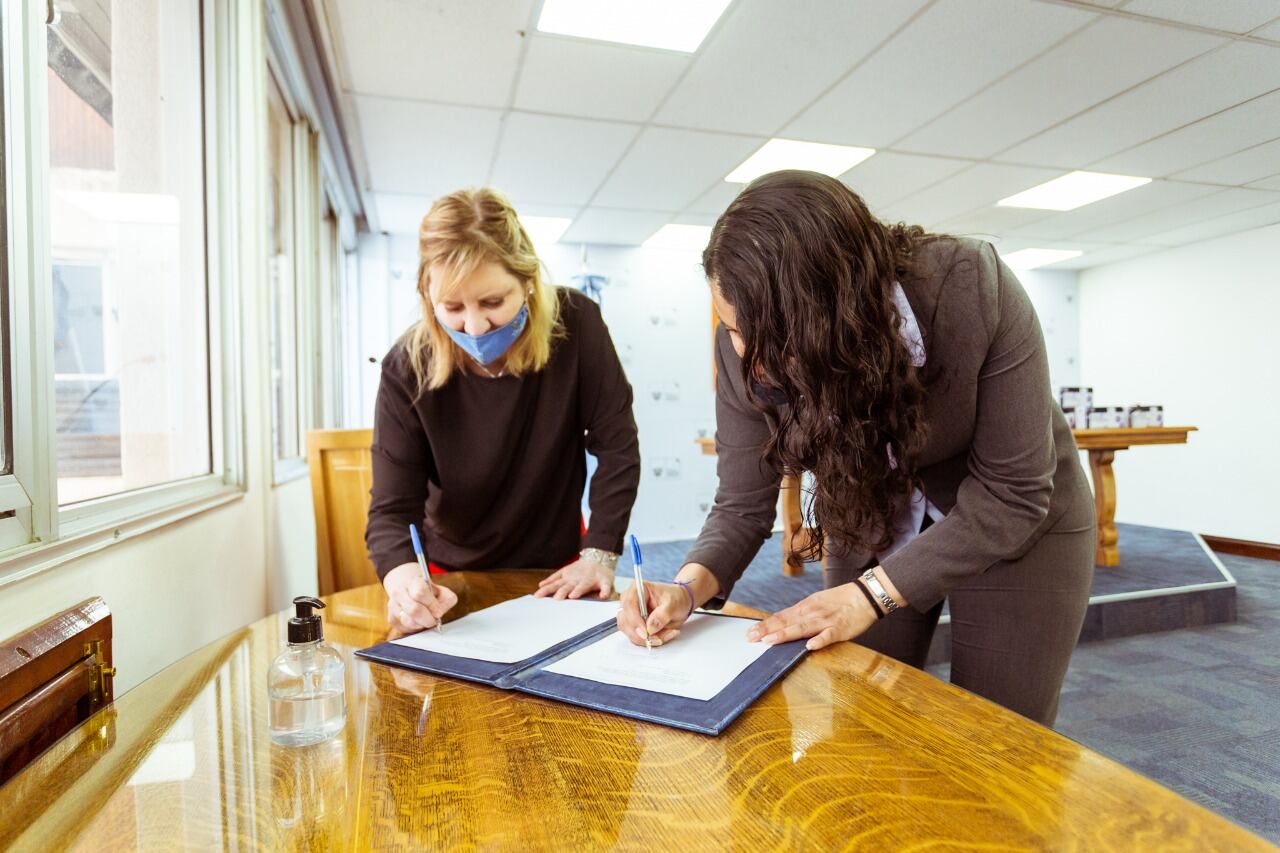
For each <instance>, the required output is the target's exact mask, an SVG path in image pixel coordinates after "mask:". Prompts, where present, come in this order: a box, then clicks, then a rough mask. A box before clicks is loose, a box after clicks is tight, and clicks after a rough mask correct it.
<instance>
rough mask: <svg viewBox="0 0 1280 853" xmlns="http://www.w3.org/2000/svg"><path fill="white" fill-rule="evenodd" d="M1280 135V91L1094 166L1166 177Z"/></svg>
mask: <svg viewBox="0 0 1280 853" xmlns="http://www.w3.org/2000/svg"><path fill="white" fill-rule="evenodd" d="M1278 137H1280V91H1275V92H1271V93H1270V94H1267V95H1262V96H1261V97H1258V98H1254V99H1253V100H1252V101H1248V102H1247V103H1243V104H1240V105H1239V106H1237V107H1232V108H1231V109H1229V110H1224V111H1222V112H1220V113H1218V114H1217V115H1213V116H1210V117H1208V118H1206V119H1203V120H1202V121H1198V122H1196V123H1195V124H1192V125H1188V126H1187V127H1184V128H1180V129H1178V130H1175V131H1173V132H1172V133H1167V134H1165V135H1164V136H1161V137H1159V138H1158V139H1153V140H1151V141H1150V142H1145V143H1143V144H1142V145H1137V146H1135V147H1133V148H1130V149H1129V150H1128V151H1123V152H1121V153H1119V154H1115V155H1113V156H1111V157H1108V158H1106V159H1105V160H1101V161H1099V162H1097V163H1095V164H1093V165H1092V166H1091V168H1093V169H1095V170H1096V171H1101V172H1120V173H1122V174H1126V175H1146V176H1148V177H1162V176H1165V175H1171V174H1173V173H1174V172H1178V171H1181V170H1183V169H1189V168H1191V167H1192V166H1198V165H1200V164H1201V163H1208V162H1210V161H1212V160H1217V159H1218V158H1219V157H1225V156H1227V155H1228V154H1234V153H1235V152H1237V151H1241V150H1243V149H1245V148H1249V147H1251V146H1253V145H1258V144H1259V143H1262V142H1267V141H1269V140H1272V139H1276V138H1278Z"/></svg>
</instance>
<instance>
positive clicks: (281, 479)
mask: <svg viewBox="0 0 1280 853" xmlns="http://www.w3.org/2000/svg"><path fill="white" fill-rule="evenodd" d="M271 473H272V478H271V485H273V486H283V485H284V484H285V483H291V482H293V481H294V480H301V479H302V478H303V477H306V476H307V475H308V474H310V473H311V472H310V469H309V468H308V467H307V457H305V456H294V457H292V458H289V459H277V460H275V462H274V464H273V466H272V472H271Z"/></svg>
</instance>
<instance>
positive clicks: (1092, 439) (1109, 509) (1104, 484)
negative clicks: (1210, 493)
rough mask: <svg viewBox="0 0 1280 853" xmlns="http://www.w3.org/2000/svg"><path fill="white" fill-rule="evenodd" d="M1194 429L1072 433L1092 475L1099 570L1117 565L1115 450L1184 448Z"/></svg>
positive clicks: (1087, 430)
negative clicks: (1147, 446) (1158, 446)
mask: <svg viewBox="0 0 1280 853" xmlns="http://www.w3.org/2000/svg"><path fill="white" fill-rule="evenodd" d="M1195 429H1196V428H1195V427H1192V426H1181V427H1141V428H1130V427H1126V428H1124V429H1078V430H1074V431H1073V432H1074V433H1075V437H1076V446H1077V447H1079V448H1080V449H1081V450H1087V451H1089V473H1090V474H1092V475H1093V504H1094V506H1095V507H1097V510H1098V549H1097V551H1096V553H1095V554H1094V562H1095V563H1097V564H1098V565H1099V566H1118V565H1120V548H1119V547H1118V545H1117V543H1118V542H1119V539H1120V534H1119V533H1118V532H1117V531H1116V474H1115V471H1114V470H1112V468H1111V463H1112V462H1114V461H1115V458H1116V451H1117V450H1128V449H1129V448H1130V447H1134V446H1136V445H1139V444H1186V443H1187V433H1189V432H1195Z"/></svg>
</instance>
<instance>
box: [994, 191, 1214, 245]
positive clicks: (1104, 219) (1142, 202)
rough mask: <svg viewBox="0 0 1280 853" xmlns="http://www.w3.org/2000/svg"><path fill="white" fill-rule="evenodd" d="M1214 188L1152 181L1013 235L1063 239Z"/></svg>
mask: <svg viewBox="0 0 1280 853" xmlns="http://www.w3.org/2000/svg"><path fill="white" fill-rule="evenodd" d="M1217 191H1218V188H1217V187H1209V186H1205V185H1203V184H1183V183H1177V182H1174V181H1152V182H1151V183H1149V184H1144V185H1142V186H1140V187H1138V188H1136V189H1132V190H1129V191H1128V192H1123V193H1120V194H1118V195H1113V196H1111V197H1109V198H1104V199H1102V200H1101V201H1095V202H1094V203H1093V204H1086V205H1085V206H1084V207H1077V208H1076V209H1075V210H1064V211H1062V212H1060V213H1052V214H1051V215H1050V216H1048V217H1046V218H1044V219H1041V220H1039V221H1038V222H1034V223H1032V224H1030V225H1027V226H1024V227H1022V228H1018V229H1016V230H1015V231H1014V233H1015V234H1019V235H1027V236H1031V237H1057V238H1061V239H1066V238H1070V237H1073V236H1075V235H1077V234H1082V233H1084V232H1086V231H1091V232H1097V230H1098V229H1100V228H1103V227H1104V226H1107V225H1110V224H1111V223H1113V222H1123V221H1125V220H1127V219H1133V218H1134V217H1137V216H1145V215H1146V214H1148V213H1155V212H1156V211H1159V210H1163V209H1165V208H1167V207H1172V206H1174V205H1178V204H1186V203H1187V202H1189V201H1193V200H1194V199H1197V198H1203V197H1205V196H1208V195H1213V194H1214V193H1216V192H1217Z"/></svg>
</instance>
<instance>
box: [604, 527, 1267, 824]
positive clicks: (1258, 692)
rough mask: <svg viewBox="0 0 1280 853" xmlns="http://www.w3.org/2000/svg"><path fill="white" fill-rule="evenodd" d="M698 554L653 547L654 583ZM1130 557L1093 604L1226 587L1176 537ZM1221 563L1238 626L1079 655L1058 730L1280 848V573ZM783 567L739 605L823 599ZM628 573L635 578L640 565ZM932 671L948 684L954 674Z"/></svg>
mask: <svg viewBox="0 0 1280 853" xmlns="http://www.w3.org/2000/svg"><path fill="white" fill-rule="evenodd" d="M691 544H692V543H691V542H687V541H685V542H668V543H654V544H651V545H645V546H644V556H645V567H646V577H651V578H653V579H667V580H669V579H670V578H671V577H672V576H673V575H674V574H675V572H676V571H678V570H679V568H680V566H681V564H682V563H683V561H684V555H685V553H686V551H687V550H688V548H689V546H690V545H691ZM1120 553H1121V560H1122V563H1123V565H1122V566H1121V567H1120V568H1119V569H1099V572H1098V576H1096V577H1095V581H1094V593H1095V594H1104V592H1105V593H1111V592H1117V591H1120V587H1121V586H1126V587H1127V586H1128V585H1129V584H1130V583H1131V582H1132V583H1133V584H1134V585H1138V586H1145V587H1146V588H1150V587H1152V586H1160V587H1164V586H1170V585H1175V584H1176V583H1194V582H1197V581H1204V580H1217V579H1218V577H1219V576H1218V575H1217V573H1216V572H1212V574H1211V575H1206V573H1205V572H1206V570H1205V565H1206V563H1205V560H1204V559H1203V558H1204V555H1203V552H1202V551H1200V549H1199V546H1198V545H1195V542H1194V539H1190V537H1188V535H1187V534H1185V533H1179V532H1178V531H1167V530H1161V529H1159V528H1151V527H1137V526H1134V525H1121V526H1120ZM1221 559H1222V561H1223V563H1224V564H1226V566H1227V569H1228V570H1229V571H1230V572H1231V573H1232V574H1233V575H1235V577H1236V580H1237V582H1238V584H1239V588H1238V591H1237V595H1238V599H1237V607H1238V621H1236V622H1235V623H1233V624H1229V625H1211V626H1207V627H1201V628H1185V629H1182V630H1178V631H1170V632H1165V633H1160V634H1146V635H1142V636H1137V637H1127V638H1124V639H1117V640H1106V641H1101V642H1095V643H1088V644H1085V645H1083V646H1080V647H1079V648H1078V649H1077V650H1076V653H1075V656H1074V657H1073V659H1072V662H1071V669H1070V670H1069V671H1068V673H1067V679H1066V683H1065V684H1064V686H1063V693H1062V704H1061V710H1060V712H1059V715H1058V722H1057V726H1056V728H1057V729H1058V731H1060V732H1062V733H1063V734H1064V735H1066V736H1067V737H1070V738H1073V739H1074V740H1076V741H1079V742H1080V743H1082V744H1084V745H1086V746H1088V747H1089V748H1090V749H1094V750H1096V751H1098V752H1100V753H1102V754H1104V755H1107V756H1109V757H1111V758H1113V759H1115V760H1116V761H1119V762H1120V763H1122V764H1124V765H1126V766H1128V767H1130V768H1132V769H1134V770H1136V771H1137V772H1139V773H1142V774H1144V775H1146V776H1149V777H1150V778H1152V779H1154V780H1156V781H1157V782H1159V783H1161V784H1163V785H1165V786H1167V787H1169V788H1172V789H1173V790H1175V791H1177V792H1178V793H1180V794H1182V795H1183V796H1185V797H1187V798H1188V799H1191V800H1194V801H1195V802H1197V803H1200V804H1201V805H1203V806H1205V807H1206V808H1208V809H1210V810H1211V811H1214V812H1217V813H1218V814H1221V815H1223V816H1224V817H1227V818H1228V819H1230V820H1233V821H1235V822H1237V823H1239V824H1240V825H1242V826H1244V827H1247V828H1248V829H1250V830H1252V831H1253V832H1256V833H1258V834H1259V835H1261V836H1263V837H1264V838H1267V839H1269V840H1271V841H1273V842H1276V843H1280V563H1275V562H1268V561H1265V560H1253V559H1248V558H1245V557H1232V556H1227V555H1223V556H1222V557H1221ZM781 563H782V552H781V544H780V541H779V537H777V536H774V537H773V538H772V539H770V540H769V541H768V542H766V543H765V545H764V547H763V548H761V550H760V553H759V555H757V557H756V559H755V560H754V561H753V562H752V564H751V566H750V567H749V568H748V569H747V572H746V574H745V575H744V576H743V578H742V580H740V581H739V582H738V585H737V586H736V587H735V588H734V590H733V594H732V597H733V599H734V600H735V601H740V602H742V603H744V604H749V605H751V606H754V607H759V608H761V609H764V610H777V609H780V608H782V607H786V606H787V605H789V604H792V603H794V602H796V601H799V600H800V599H801V598H803V597H804V596H806V595H808V594H809V593H811V592H814V591H816V590H818V589H821V587H822V577H821V572H820V570H819V569H818V567H817V566H810V567H809V569H808V571H806V572H805V574H804V575H803V576H802V577H799V578H788V577H784V576H783V575H782V574H781ZM1162 563H1163V567H1161V564H1162ZM618 570H619V573H620V575H621V576H623V577H626V576H627V575H628V574H629V573H630V570H631V566H630V560H629V559H628V558H624V559H623V560H621V561H619V566H618ZM1122 570H1123V571H1122ZM1171 582H1173V583H1171ZM930 672H931V673H933V674H934V675H936V676H938V677H939V678H943V679H945V678H947V675H948V666H947V665H946V664H941V665H939V666H937V667H931V668H930Z"/></svg>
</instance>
